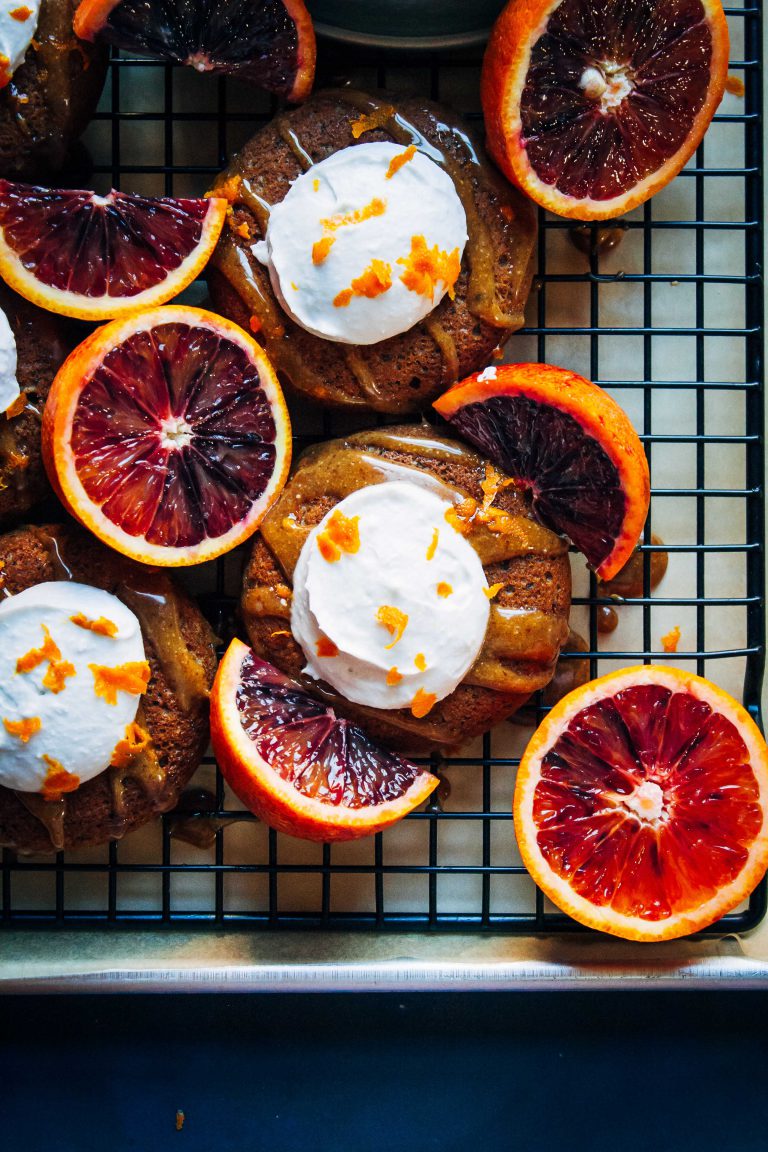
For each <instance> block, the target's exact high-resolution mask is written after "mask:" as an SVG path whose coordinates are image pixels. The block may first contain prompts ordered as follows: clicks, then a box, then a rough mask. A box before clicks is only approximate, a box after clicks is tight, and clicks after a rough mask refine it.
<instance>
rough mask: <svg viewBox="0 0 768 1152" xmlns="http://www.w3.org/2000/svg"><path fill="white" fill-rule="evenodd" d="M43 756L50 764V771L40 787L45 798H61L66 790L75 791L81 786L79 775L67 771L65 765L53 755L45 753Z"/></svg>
mask: <svg viewBox="0 0 768 1152" xmlns="http://www.w3.org/2000/svg"><path fill="white" fill-rule="evenodd" d="M42 758H43V760H45V762H46V764H47V765H48V772H47V774H46V777H45V780H44V781H43V786H42V788H41V789H40V791H41V792H42V794H43V799H44V800H59V799H61V796H62V794H63V793H64V792H74V790H75V788H79V786H80V777H79V776H75V774H74V773H73V772H67V770H66V768H65V767H64V765H63V764H60V763H59V761H58V760H54V758H53V756H46V755H45V754H43V757H42Z"/></svg>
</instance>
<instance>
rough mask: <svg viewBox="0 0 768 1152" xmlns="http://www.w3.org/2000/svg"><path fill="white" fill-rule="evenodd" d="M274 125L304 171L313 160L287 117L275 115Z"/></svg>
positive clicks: (309, 166)
mask: <svg viewBox="0 0 768 1152" xmlns="http://www.w3.org/2000/svg"><path fill="white" fill-rule="evenodd" d="M275 126H276V128H277V130H278V132H279V133H280V136H281V138H282V139H283V140H284V141H285V143H286V144H287V145H288V147H289V148H290V150H291V152H293V154H294V156H295V157H296V159H297V160H298V162H299V164H300V165H301V167H302V168H303V169H304V171H305V172H306V171H307V169H308V168H311V167H312V165H313V164H314V160H313V159H312V157H311V156H310V154H309V152H307V150H306V148H305V147H304V145H303V144H302V143H301V140H300V139H299V137H298V136H297V135H296V133H295V132H294V130H293V128H292V127H291V125H290V123H289V121H288V118H287V117H286V116H276V117H275Z"/></svg>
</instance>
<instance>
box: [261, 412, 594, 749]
mask: <svg viewBox="0 0 768 1152" xmlns="http://www.w3.org/2000/svg"><path fill="white" fill-rule="evenodd" d="M403 480H404V481H407V482H410V483H411V484H413V483H414V482H415V483H416V484H418V485H423V486H425V487H426V488H427V489H430V488H432V489H434V487H435V485H437V487H438V489H439V491H440V492H441V493H445V494H446V496H445V497H444V498H446V499H449V500H451V501H455V502H456V504H455V507H456V512H457V513H458V515H459V516H460V517H461V518H463V519H462V527H461V531H463V532H464V533H466V535H465V539H466V540H468V541H469V543H470V544H471V545H472V548H473V549H474V552H475V553H476V554H477V556H479V558H480V561H481V563H482V569H483V570H484V574H485V579H486V580H487V583H488V585H489V586H490V588H489V590H488V592H487V593H486V595H488V596H489V598H491V610H490V617H489V622H488V626H487V631H486V632H485V636H484V639H483V638H482V637H483V634H482V633H481V634H480V640H481V644H482V646H481V648H480V651H479V656H478V658H477V659H476V660H475V662H474V664H473V666H472V667H471V669H470V670H469V672H468V673H467V674H466V675H465V676H464V678H463V680H462V681H461V682H460V683H459V684H458V687H456V688H455V689H454V690H453V691H452V692H450V694H449V695H446V696H445V697H444V698H443V699H438V700H437V702H436V703H435V704H434V706H433V707H432V708H431V710H429V711H428V712H427V713H426V714H425V715H421V716H417V715H416V714H415V713H414V710H413V709H409V708H397V709H395V710H392V709H385V708H380V707H376V708H371V707H367V706H365V705H364V704H360V703H353V702H351V701H350V700H348V699H345V698H344V697H343V696H342V695H341V694H340V693H339V692H338V691H336V690H334V689H333V688H331V687H330V685H328V684H327V683H324V682H322V681H318V680H316V679H314V678H312V677H309V676H307V675H303V669H304V668H305V665H306V662H307V661H306V658H305V651H306V649H304V650H302V647H301V646H300V644H299V643H298V642H297V639H296V638H295V636H294V632H295V624H294V630H293V631H292V622H291V615H292V600H293V587H294V579H293V578H294V571H295V568H296V565H297V561H298V558H299V556H300V555H301V556H303V555H305V554H306V549H304V544H305V541H306V540H307V538H308V536H309V535H310V532H311V530H312V529H313V528H314V527H315V526H316V525H318V524H320V522H321V521H323V520H324V518H325V517H326V516H327V514H328V513H329V512H330V511H331V510H332V509H334V508H335V507H337V506H338V505H339V502H340V501H342V500H344V499H345V498H348V497H349V496H350V494H353V493H356V492H359V491H360V490H361V489H363V488H366V487H367V486H370V485H381V483H382V481H386V482H391V481H403ZM411 491H412V490H411ZM447 518H448V514H447V513H446V519H447ZM342 520H343V517H342ZM346 523H347V526H349V521H347V522H346ZM342 526H343V525H342ZM408 530H409V529H408V526H407V525H403V527H402V531H403V533H406V532H407V531H408ZM436 538H437V536H436V535H435V539H436ZM340 546H341V547H344V544H343V540H342V543H341V545H340ZM302 550H304V551H302ZM351 550H353V549H352V546H350V551H351ZM329 558H330V559H334V557H333V556H331V557H329ZM429 559H430V556H429V555H427V560H429ZM384 566H385V567H386V562H385V563H384ZM438 571H439V569H438V567H436V568H435V574H436V575H437V574H438ZM407 579H408V577H407V574H406V576H405V580H406V581H407ZM438 588H439V586H438ZM570 593H571V580H570V566H569V561H568V555H567V545H566V543H565V541H563V540H562V539H561V538H560V537H558V536H556V535H555V534H553V533H552V532H550V531H548V530H547V529H546V528H543V527H542V526H541V525H539V524H538V523H536V522H535V521H534V520H533V519H532V518H531V516H530V513H529V511H528V505H527V499H526V496H525V494H524V493H523V492H521V491H520V490H518V489H516V488H515V487H514V486H512V484H511V483H510V482H509V481H508V479H507V478H506V477H504V476H502V475H501V474H500V473H498V472H496V471H495V470H494V469H492V468H491V467H490V466H489V465H488V463H487V462H486V461H485V460H484V459H483V458H482V457H481V456H479V455H478V454H477V453H476V452H474V451H473V450H472V449H470V448H467V447H466V446H464V445H463V444H460V443H458V442H457V441H453V440H449V439H447V438H445V437H444V436H442V435H441V434H439V433H437V432H436V431H435V430H434V429H433V428H431V427H430V426H429V425H426V424H424V425H422V426H404V427H394V428H386V429H378V430H374V431H370V432H362V433H356V434H354V435H351V436H349V437H347V438H345V439H343V440H334V441H331V442H329V443H325V444H321V445H318V446H316V447H313V448H311V449H310V450H309V451H307V452H305V453H304V454H303V455H302V456H301V457H300V458H299V460H298V462H297V464H296V466H295V468H294V471H293V474H292V476H291V478H290V479H289V481H288V484H287V486H286V488H285V489H284V491H283V494H282V496H281V497H280V499H279V500H278V501H277V503H276V504H275V505H274V507H273V508H272V509H271V511H270V512H269V514H268V516H267V517H266V519H265V520H264V522H263V523H262V526H261V531H260V533H259V535H258V537H257V539H256V543H255V545H254V548H253V553H252V555H251V559H250V562H249V564H248V566H247V569H246V572H245V580H244V588H243V598H242V614H243V620H244V622H245V627H246V630H247V632H248V636H249V638H250V640H251V643H252V645H253V647H254V649H255V650H256V652H257V653H258V654H259V655H260V656H262V657H263V658H264V659H266V660H269V661H270V662H271V663H273V664H275V665H277V667H278V668H280V669H282V670H283V671H284V672H286V673H287V674H288V675H290V676H292V677H295V678H297V679H300V680H303V683H304V684H305V685H306V686H307V687H308V688H309V689H310V690H311V691H313V692H315V693H318V692H319V693H320V694H321V695H322V696H323V698H325V699H328V700H329V701H330V702H332V704H333V706H334V708H335V709H336V710H337V711H338V712H339V713H340V714H341V715H343V716H347V717H349V718H350V719H352V720H354V721H356V722H358V723H360V724H362V725H363V726H364V728H365V729H366V731H368V732H369V733H370V734H371V735H372V736H373V737H374V738H375V739H379V740H382V741H384V742H385V743H387V744H389V745H390V746H393V747H396V748H398V749H402V750H406V751H411V752H428V751H430V750H432V749H436V748H451V747H454V746H456V745H460V744H463V743H465V742H466V741H467V740H469V739H471V738H472V737H473V736H475V735H477V734H479V733H482V732H485V731H487V730H488V729H489V728H491V727H492V726H493V725H494V724H496V723H498V722H499V721H500V720H503V719H504V718H506V717H508V716H510V715H511V714H512V713H514V712H515V711H516V709H517V708H519V707H520V706H521V705H522V704H523V703H524V702H525V701H526V700H527V699H528V698H529V697H530V695H531V693H532V692H534V691H536V689H538V688H542V687H544V686H545V685H546V684H548V683H549V681H550V679H551V678H552V675H553V673H554V670H555V665H556V662H557V658H558V653H559V650H560V645H561V644H562V643H564V642H565V640H566V638H567V636H568V613H569V608H570ZM442 594H443V593H442V592H440V595H442ZM350 599H353V597H352V596H351V595H350ZM390 603H392V601H391V600H390ZM344 610H345V606H344V604H342V605H340V611H341V612H343V611H344ZM405 619H406V620H407V617H405ZM380 622H383V623H387V620H386V619H384V620H383V621H380ZM461 623H463V621H462V622H461ZM461 623H460V625H459V630H460V629H461ZM390 630H391V631H393V629H390ZM385 639H386V637H385ZM395 639H396V637H395ZM393 643H394V641H393ZM318 654H319V655H320V656H323V655H333V652H332V651H330V652H328V653H325V652H323V651H321V650H320V648H319V647H318ZM392 663H393V665H394V664H396V663H397V656H396V649H394V648H393V655H392ZM401 670H402V666H401ZM387 683H388V684H389V683H390V680H389V679H387Z"/></svg>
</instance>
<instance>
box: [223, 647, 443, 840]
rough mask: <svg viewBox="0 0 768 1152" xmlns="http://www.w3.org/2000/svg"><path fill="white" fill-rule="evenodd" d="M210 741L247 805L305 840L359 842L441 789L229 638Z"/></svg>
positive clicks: (429, 776)
mask: <svg viewBox="0 0 768 1152" xmlns="http://www.w3.org/2000/svg"><path fill="white" fill-rule="evenodd" d="M211 740H212V742H213V750H214V752H215V753H216V758H217V760H218V762H219V765H220V767H221V770H222V772H223V773H224V777H225V779H226V780H227V782H228V783H229V785H230V787H231V788H232V790H233V791H234V792H235V794H236V795H237V796H238V797H239V798H240V800H242V802H243V804H245V805H246V807H247V808H249V809H250V811H251V812H254V813H255V814H256V815H257V816H258V817H259V818H260V819H261V820H263V821H264V822H265V823H267V824H269V825H270V826H271V827H272V828H277V829H278V831H280V832H287V833H288V834H289V835H291V836H298V837H299V838H300V839H303V840H322V841H329V840H357V839H359V838H360V837H361V836H370V835H372V834H373V833H374V832H381V831H382V830H383V829H384V828H387V827H389V825H390V824H394V823H395V821H397V820H400V819H402V817H403V816H405V815H407V813H408V812H411V811H412V810H413V809H414V808H415V807H416V806H417V805H418V804H421V803H422V802H423V801H424V800H426V798H427V797H428V796H429V794H430V793H431V792H433V791H434V789H435V788H436V787H437V785H438V779H437V777H436V776H433V775H432V774H431V773H430V772H427V771H425V770H424V769H423V768H419V767H418V766H417V765H415V764H411V763H409V761H407V760H403V759H402V758H401V757H400V756H397V755H395V753H393V752H388V751H386V750H385V749H383V748H380V747H379V746H378V745H377V744H374V742H373V741H372V740H370V739H369V737H368V736H366V734H365V732H363V730H362V729H361V728H358V727H357V726H356V725H354V724H352V723H351V722H350V721H349V720H342V719H340V718H339V717H337V716H336V715H335V713H334V711H333V709H332V708H329V707H328V706H327V705H326V704H323V703H321V702H320V701H318V700H315V699H314V698H313V697H312V696H310V695H308V693H306V692H305V691H304V689H303V688H302V687H301V686H300V685H299V684H297V683H296V682H295V681H293V680H291V679H289V677H288V676H285V675H284V674H283V673H282V672H280V671H278V669H277V668H275V667H273V665H272V664H268V663H267V662H266V661H265V660H261V659H260V658H259V657H258V656H257V655H256V654H255V653H254V652H253V651H252V649H250V648H248V647H247V646H246V645H245V644H243V643H241V642H240V641H239V640H233V641H232V643H231V644H230V646H229V648H228V649H227V652H226V653H225V655H224V659H223V660H222V662H221V664H220V665H219V670H218V672H217V674H216V680H215V682H214V685H213V692H212V694H211Z"/></svg>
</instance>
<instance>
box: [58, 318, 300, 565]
mask: <svg viewBox="0 0 768 1152" xmlns="http://www.w3.org/2000/svg"><path fill="white" fill-rule="evenodd" d="M43 457H44V461H45V465H46V468H47V470H48V473H49V475H50V477H51V481H52V483H53V484H54V485H55V487H56V489H57V491H58V492H59V493H60V495H61V497H62V500H63V501H64V503H65V505H66V506H67V507H68V508H69V510H70V511H71V512H72V513H73V515H75V516H76V517H77V518H78V519H79V520H81V522H82V523H83V524H85V526H86V527H88V528H90V529H91V531H92V532H94V533H95V534H96V535H97V536H99V537H100V538H101V539H102V540H103V541H104V542H105V543H107V544H109V545H110V546H111V547H113V548H115V549H117V551H119V552H123V553H125V554H126V555H128V556H132V557H133V558H134V559H137V560H141V561H143V562H145V563H153V564H162V565H187V564H198V563H200V562H202V561H203V560H209V559H211V558H213V557H214V556H217V555H220V554H221V553H223V552H226V551H229V550H230V549H231V548H233V547H235V545H236V544H239V543H241V542H242V541H243V540H244V539H246V538H247V537H248V536H250V535H251V533H253V532H254V531H255V529H256V528H257V527H258V525H259V523H260V522H261V519H262V517H263V516H264V515H265V513H266V511H267V509H268V508H269V507H270V505H271V503H272V502H273V500H274V499H275V498H276V497H277V495H278V492H279V491H280V488H281V487H282V484H283V482H284V480H285V477H286V475H287V471H288V466H289V463H290V423H289V420H288V414H287V412H286V409H285V404H284V401H283V398H282V394H281V392H280V387H279V385H278V383H277V380H276V378H275V376H274V373H273V371H272V368H271V365H270V364H269V361H268V360H267V358H266V356H265V355H264V353H263V352H262V350H261V348H260V347H259V346H258V344H256V342H255V341H254V340H253V339H252V338H251V337H250V336H248V335H246V333H244V332H243V331H242V329H240V328H238V327H237V326H236V325H235V324H232V323H231V322H229V321H225V320H222V319H221V318H220V317H218V316H215V315H214V314H213V313H210V312H205V311H204V310H202V309H199V308H184V307H178V306H172V307H167V308H158V309H154V310H152V311H150V312H145V313H140V314H139V315H137V316H133V317H129V318H128V319H126V320H120V321H114V322H113V323H112V324H108V325H106V326H105V327H104V328H101V329H99V330H98V331H97V332H95V333H94V334H93V335H92V336H91V337H89V339H88V340H86V341H85V342H84V343H83V344H81V345H80V347H79V348H77V349H76V350H75V352H73V354H72V355H71V356H70V357H69V359H68V360H67V361H66V362H65V363H64V365H63V366H62V368H61V369H60V371H59V373H58V374H57V376H56V379H55V380H54V382H53V386H52V388H51V392H50V395H49V398H48V402H47V404H46V407H45V411H44V414H43Z"/></svg>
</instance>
